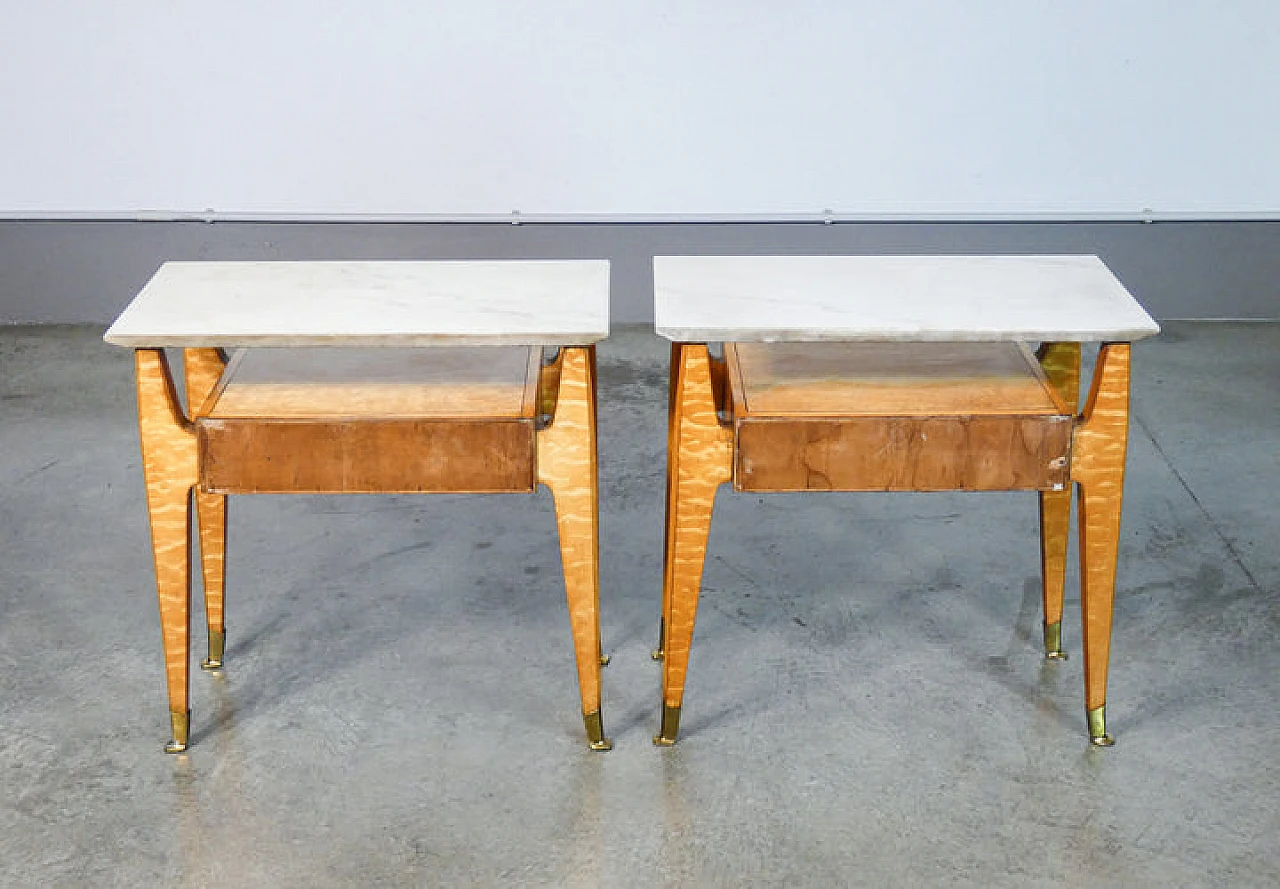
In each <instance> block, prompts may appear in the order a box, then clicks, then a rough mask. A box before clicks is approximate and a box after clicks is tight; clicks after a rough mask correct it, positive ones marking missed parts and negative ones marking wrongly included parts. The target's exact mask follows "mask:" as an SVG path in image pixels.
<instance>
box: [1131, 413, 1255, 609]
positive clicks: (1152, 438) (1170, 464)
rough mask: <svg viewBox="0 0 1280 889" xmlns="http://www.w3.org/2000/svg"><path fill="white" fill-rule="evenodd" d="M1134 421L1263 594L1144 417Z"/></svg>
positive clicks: (1236, 561) (1239, 556)
mask: <svg viewBox="0 0 1280 889" xmlns="http://www.w3.org/2000/svg"><path fill="white" fill-rule="evenodd" d="M1133 420H1134V422H1135V423H1137V424H1138V426H1139V428H1141V429H1142V431H1143V432H1144V433H1145V434H1146V436H1147V438H1148V439H1149V440H1150V442H1151V445H1152V447H1154V448H1155V449H1156V453H1157V454H1159V455H1160V459H1161V460H1163V461H1164V464H1165V465H1166V466H1168V467H1169V471H1170V472H1172V473H1173V477H1174V478H1176V479H1177V480H1178V484H1180V485H1182V489H1183V490H1184V491H1186V492H1187V496H1189V497H1190V498H1191V501H1192V502H1193V503H1195V505H1196V508H1197V509H1199V510H1200V514H1201V515H1203V516H1204V517H1205V520H1206V521H1207V522H1208V523H1209V527H1210V528H1212V529H1213V533H1215V534H1217V535H1218V539H1219V540H1221V541H1222V545H1223V546H1225V547H1226V548H1227V552H1229V553H1231V558H1232V560H1233V561H1234V562H1235V563H1236V565H1237V566H1238V567H1239V568H1240V570H1241V571H1243V572H1244V576H1245V577H1246V578H1247V579H1248V581H1249V586H1251V587H1253V589H1254V590H1255V591H1256V592H1259V593H1261V592H1262V587H1261V586H1260V585H1259V584H1258V580H1257V578H1255V577H1254V576H1253V572H1252V571H1250V570H1249V566H1247V565H1246V564H1245V563H1244V559H1243V558H1242V557H1241V555H1240V553H1239V552H1238V551H1237V550H1236V547H1235V544H1233V543H1232V542H1231V538H1229V537H1227V535H1226V534H1225V533H1224V532H1223V530H1222V529H1221V528H1220V527H1218V523H1217V521H1215V520H1214V518H1213V515H1212V514H1211V513H1210V512H1209V510H1208V509H1207V508H1206V507H1205V505H1204V504H1203V503H1201V502H1200V498H1199V497H1197V496H1196V492H1195V491H1193V490H1191V485H1189V484H1187V480H1186V479H1185V478H1183V476H1182V473H1181V472H1179V471H1178V467H1176V466H1174V465H1173V460H1171V459H1170V458H1169V455H1168V454H1166V453H1165V452H1164V448H1162V447H1161V446H1160V442H1158V441H1156V437H1155V435H1153V434H1152V432H1151V429H1150V427H1148V426H1147V424H1146V423H1144V422H1143V420H1142V417H1140V416H1138V415H1137V414H1136V413H1135V414H1134V415H1133Z"/></svg>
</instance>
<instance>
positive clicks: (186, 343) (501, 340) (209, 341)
mask: <svg viewBox="0 0 1280 889" xmlns="http://www.w3.org/2000/svg"><path fill="white" fill-rule="evenodd" d="M608 336H609V333H608V331H605V332H603V333H601V332H600V331H580V332H577V333H571V334H558V333H537V334H535V333H531V334H474V335H472V334H457V335H449V334H352V335H349V334H341V335H337V336H323V335H299V336H287V335H278V334H260V335H256V336H255V335H251V334H244V335H234V334H226V335H213V336H203V335H196V336H185V335H182V334H154V335H150V334H113V333H112V332H111V331H110V330H108V331H107V332H106V333H105V334H103V337H102V339H103V340H104V341H105V342H107V343H109V344H111V345H113V346H124V347H125V348H130V349H215V348H222V349H234V348H267V347H286V348H288V347H296V348H303V347H310V346H325V347H331V348H342V347H344V346H352V347H360V348H369V347H377V346H381V347H387V348H395V347H401V348H405V347H425V346H442V347H449V346H591V345H595V344H596V343H598V342H600V341H601V340H603V339H605V338H607V337H608Z"/></svg>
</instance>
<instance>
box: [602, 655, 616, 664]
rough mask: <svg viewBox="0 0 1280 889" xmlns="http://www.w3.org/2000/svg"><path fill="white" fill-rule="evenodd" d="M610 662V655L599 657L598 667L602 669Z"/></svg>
mask: <svg viewBox="0 0 1280 889" xmlns="http://www.w3.org/2000/svg"><path fill="white" fill-rule="evenodd" d="M611 660H613V658H612V657H611V656H610V655H607V654H602V655H600V666H602V667H607V666H609V662H610V661H611Z"/></svg>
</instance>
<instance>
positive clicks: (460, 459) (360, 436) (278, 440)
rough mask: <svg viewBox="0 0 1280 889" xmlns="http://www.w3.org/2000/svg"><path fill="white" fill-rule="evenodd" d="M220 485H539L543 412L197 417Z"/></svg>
mask: <svg viewBox="0 0 1280 889" xmlns="http://www.w3.org/2000/svg"><path fill="white" fill-rule="evenodd" d="M196 425H197V429H198V437H199V442H200V466H201V473H200V474H201V478H200V484H201V487H202V488H203V489H204V490H207V491H212V492H214V493H218V494H292V493H315V494H359V493H425V492H437V493H490V492H521V491H532V490H533V488H534V434H535V433H534V421H533V419H532V418H531V417H530V418H517V419H506V418H504V419H492V420H457V419H449V420H424V419H403V420H398V419H386V418H382V419H378V420H376V421H362V420H331V421H330V420H303V421H288V420H269V419H234V420H233V419H215V418H207V417H206V418H201V419H199V420H197V423H196Z"/></svg>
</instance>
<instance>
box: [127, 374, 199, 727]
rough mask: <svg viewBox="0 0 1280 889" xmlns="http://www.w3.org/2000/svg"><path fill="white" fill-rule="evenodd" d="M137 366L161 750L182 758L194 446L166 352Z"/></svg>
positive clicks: (186, 704)
mask: <svg viewBox="0 0 1280 889" xmlns="http://www.w3.org/2000/svg"><path fill="white" fill-rule="evenodd" d="M134 363H135V369H136V371H137V385H138V430H139V433H140V437H141V441H142V468H143V474H144V476H145V480H146V489H147V509H148V512H149V514H150V520H151V546H152V550H153V553H154V556H155V567H156V591H157V593H158V596H159V602H160V629H161V634H162V636H163V639H164V661H165V679H166V681H167V683H168V688H169V715H170V720H171V722H172V724H173V739H172V740H171V741H170V742H169V743H168V744H167V745H166V746H165V752H166V753H180V752H182V751H183V750H186V749H187V741H188V738H189V734H190V725H191V706H190V697H189V693H188V675H189V656H190V637H191V489H192V488H193V487H194V486H195V483H196V468H197V459H198V458H197V455H196V440H195V435H194V434H193V432H192V431H191V426H190V424H189V423H188V422H187V420H186V418H185V417H183V415H182V408H181V407H180V406H179V404H178V398H177V393H176V391H175V390H174V386H173V376H172V374H171V373H170V371H169V362H168V359H167V358H166V357H165V354H164V350H163V349H138V350H136V351H135V353H134Z"/></svg>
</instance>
